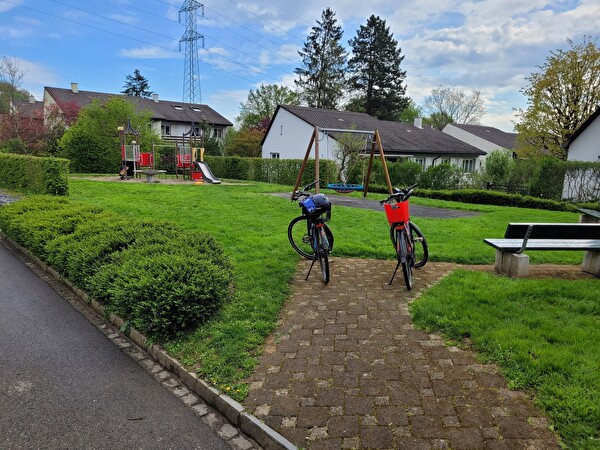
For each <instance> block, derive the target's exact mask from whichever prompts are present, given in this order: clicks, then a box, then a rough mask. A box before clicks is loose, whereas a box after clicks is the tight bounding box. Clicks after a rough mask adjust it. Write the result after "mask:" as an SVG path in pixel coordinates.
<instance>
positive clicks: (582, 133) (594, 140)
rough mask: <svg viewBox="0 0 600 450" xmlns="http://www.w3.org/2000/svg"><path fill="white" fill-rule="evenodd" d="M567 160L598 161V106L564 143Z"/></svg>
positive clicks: (599, 108) (599, 114)
mask: <svg viewBox="0 0 600 450" xmlns="http://www.w3.org/2000/svg"><path fill="white" fill-rule="evenodd" d="M565 148H566V149H567V160H569V161H588V162H600V106H598V108H596V111H594V112H593V113H592V115H591V116H590V117H588V119H587V120H586V121H585V122H584V123H583V124H582V125H581V126H580V127H579V128H578V129H577V130H576V131H575V133H573V136H571V138H570V139H569V140H568V141H567V144H566V145H565Z"/></svg>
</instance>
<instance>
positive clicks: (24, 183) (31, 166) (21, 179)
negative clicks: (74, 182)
mask: <svg viewBox="0 0 600 450" xmlns="http://www.w3.org/2000/svg"><path fill="white" fill-rule="evenodd" d="M0 187H3V188H6V189H14V190H24V191H27V192H31V193H34V194H50V195H68V194H69V160H68V159H62V158H51V157H50V158H40V157H37V156H26V155H15V154H13V153H0Z"/></svg>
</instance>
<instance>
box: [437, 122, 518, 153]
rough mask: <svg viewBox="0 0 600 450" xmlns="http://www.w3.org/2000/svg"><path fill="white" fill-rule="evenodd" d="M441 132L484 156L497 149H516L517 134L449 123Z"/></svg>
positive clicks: (484, 127) (478, 126) (491, 128)
mask: <svg viewBox="0 0 600 450" xmlns="http://www.w3.org/2000/svg"><path fill="white" fill-rule="evenodd" d="M443 131H444V133H446V134H449V135H450V136H453V137H455V138H456V139H460V140H461V141H463V142H466V143H467V144H470V145H472V146H473V147H477V148H478V149H479V150H483V151H484V152H485V153H486V154H488V153H490V152H493V151H494V150H499V149H506V150H513V149H514V148H515V147H516V139H517V133H507V132H505V131H502V130H499V129H498V128H493V127H486V126H483V125H464V124H458V123H449V124H448V125H446V126H445V127H444V130H443Z"/></svg>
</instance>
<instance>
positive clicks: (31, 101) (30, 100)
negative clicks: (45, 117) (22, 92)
mask: <svg viewBox="0 0 600 450" xmlns="http://www.w3.org/2000/svg"><path fill="white" fill-rule="evenodd" d="M29 103H35V97H34V96H33V95H30V96H29Z"/></svg>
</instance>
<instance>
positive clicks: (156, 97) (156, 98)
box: [152, 94, 158, 103]
mask: <svg viewBox="0 0 600 450" xmlns="http://www.w3.org/2000/svg"><path fill="white" fill-rule="evenodd" d="M152 100H153V101H154V102H155V103H158V94H152Z"/></svg>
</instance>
